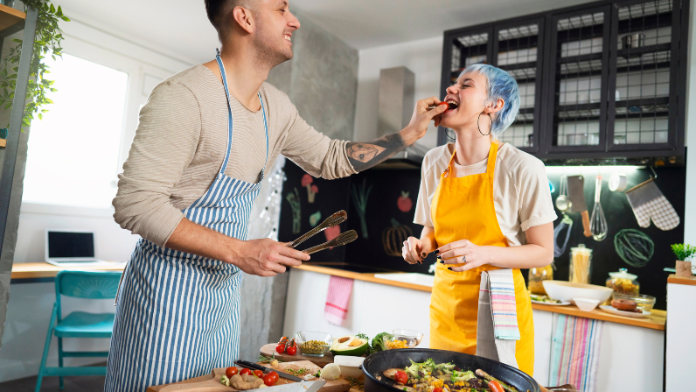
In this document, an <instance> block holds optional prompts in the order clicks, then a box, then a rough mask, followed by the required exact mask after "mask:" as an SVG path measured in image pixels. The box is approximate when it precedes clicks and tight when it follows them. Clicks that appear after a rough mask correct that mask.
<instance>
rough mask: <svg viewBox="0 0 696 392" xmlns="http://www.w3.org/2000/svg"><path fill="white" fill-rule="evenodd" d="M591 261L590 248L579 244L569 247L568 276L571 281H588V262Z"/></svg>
mask: <svg viewBox="0 0 696 392" xmlns="http://www.w3.org/2000/svg"><path fill="white" fill-rule="evenodd" d="M591 262H592V249H588V248H585V245H583V244H580V245H578V246H577V247H575V248H570V278H569V279H568V280H569V281H570V282H572V283H590V264H591Z"/></svg>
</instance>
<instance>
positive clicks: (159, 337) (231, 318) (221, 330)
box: [104, 52, 268, 392]
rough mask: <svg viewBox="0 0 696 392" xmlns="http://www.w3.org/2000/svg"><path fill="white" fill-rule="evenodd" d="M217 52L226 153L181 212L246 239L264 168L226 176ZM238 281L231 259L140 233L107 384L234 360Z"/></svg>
mask: <svg viewBox="0 0 696 392" xmlns="http://www.w3.org/2000/svg"><path fill="white" fill-rule="evenodd" d="M216 58H217V62H218V66H219V67H220V73H221V74H222V81H223V85H224V87H225V94H226V95H227V101H228V102H227V106H228V113H229V120H228V121H229V136H228V140H227V152H226V153H225V160H224V161H223V163H222V167H221V168H220V172H219V173H218V174H217V177H216V178H215V181H213V184H212V185H211V186H210V188H209V189H208V190H207V191H206V193H205V194H204V195H203V196H201V198H200V199H198V200H196V201H195V202H194V203H193V204H192V205H191V206H190V207H187V208H186V209H184V210H183V213H184V215H185V216H186V218H187V219H189V220H191V221H192V222H194V223H197V224H199V225H202V226H205V227H208V228H210V229H213V230H216V231H218V232H220V233H223V234H225V235H228V236H230V237H235V238H239V239H241V240H245V239H246V236H247V226H248V221H249V214H250V212H251V207H252V204H253V201H254V199H255V198H256V196H257V195H258V194H259V191H260V190H261V180H263V176H264V171H265V169H266V168H265V165H264V168H263V170H261V173H260V175H259V182H258V183H256V184H252V183H248V182H244V181H240V180H237V179H234V178H230V177H228V176H226V175H225V169H226V168H227V164H228V161H229V157H230V146H231V145H232V129H233V121H232V107H231V106H230V102H229V100H230V96H229V90H228V88H227V77H226V75H225V68H224V66H223V64H222V60H221V59H220V54H219V52H218V54H217V56H216ZM259 100H261V110H262V113H263V121H264V128H265V131H266V161H268V124H267V122H266V110H265V108H264V106H263V100H262V99H261V94H259ZM241 281H242V273H241V271H240V270H239V268H237V267H236V266H234V265H232V264H228V263H225V262H222V261H219V260H213V259H209V258H206V257H201V256H197V255H194V254H190V253H185V252H179V251H176V250H172V249H167V248H162V247H160V246H157V245H155V244H154V243H152V242H150V241H147V240H144V239H141V240H140V242H138V245H137V246H136V248H135V251H134V252H133V255H132V256H131V259H130V262H129V263H128V267H127V268H126V271H125V272H124V274H123V281H122V286H121V289H120V292H119V295H118V302H117V306H116V318H115V320H114V331H113V336H112V338H111V349H110V351H109V358H108V363H107V376H106V384H105V388H104V390H105V391H108V392H110V391H118V392H124V391H138V392H144V391H145V390H146V389H147V387H149V386H153V385H161V384H167V383H172V382H176V381H181V380H185V379H189V378H193V377H198V376H201V375H204V374H207V373H210V371H211V370H212V369H213V368H218V367H226V366H231V365H232V364H233V361H234V360H235V359H237V355H238V351H239V294H240V293H239V290H240V286H241Z"/></svg>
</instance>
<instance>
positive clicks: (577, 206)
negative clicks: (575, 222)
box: [568, 176, 592, 237]
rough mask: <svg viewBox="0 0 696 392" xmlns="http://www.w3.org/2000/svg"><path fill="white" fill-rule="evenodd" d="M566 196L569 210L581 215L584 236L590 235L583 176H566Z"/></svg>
mask: <svg viewBox="0 0 696 392" xmlns="http://www.w3.org/2000/svg"><path fill="white" fill-rule="evenodd" d="M568 197H569V198H570V202H571V203H573V204H572V205H571V206H570V212H579V213H580V215H581V216H582V229H583V234H584V235H585V237H592V231H590V214H589V213H588V212H587V204H586V203H585V177H583V176H568Z"/></svg>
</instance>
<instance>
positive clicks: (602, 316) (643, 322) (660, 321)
mask: <svg viewBox="0 0 696 392" xmlns="http://www.w3.org/2000/svg"><path fill="white" fill-rule="evenodd" d="M293 268H297V269H300V270H304V271H310V272H316V273H320V274H326V275H333V276H340V277H343V278H350V279H356V280H361V281H364V282H371V283H379V284H384V285H389V286H395V287H401V288H406V289H412V290H418V291H426V292H432V288H431V287H430V286H425V285H420V284H414V283H407V282H397V281H394V280H388V279H380V278H377V277H375V274H373V273H357V272H351V271H345V270H340V269H336V268H330V267H327V266H318V265H312V262H308V263H304V264H303V265H301V266H299V267H293ZM672 276H674V275H671V276H670V278H671V277H672ZM680 279H686V278H680ZM693 282H694V283H693V284H694V285H696V279H694V280H693ZM683 284H691V283H683ZM532 309H534V310H540V311H545V312H551V313H560V314H566V315H570V316H576V317H584V318H590V319H596V320H603V321H609V322H613V323H618V324H625V325H632V326H635V327H642V328H649V329H655V330H658V331H664V330H665V322H666V320H667V312H666V311H664V310H658V309H653V310H652V311H651V313H652V314H651V315H650V316H649V317H647V318H631V317H623V316H617V315H613V314H611V313H607V312H604V311H602V310H600V309H599V308H597V309H595V310H593V311H592V312H585V311H582V310H580V309H579V308H578V307H577V306H575V305H568V306H553V305H541V304H532Z"/></svg>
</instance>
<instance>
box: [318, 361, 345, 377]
mask: <svg viewBox="0 0 696 392" xmlns="http://www.w3.org/2000/svg"><path fill="white" fill-rule="evenodd" d="M339 377H341V367H340V366H338V365H336V364H335V363H330V364H328V365H326V366H324V368H323V369H322V370H321V378H323V379H324V380H326V381H333V380H336V379H338V378H339Z"/></svg>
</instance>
